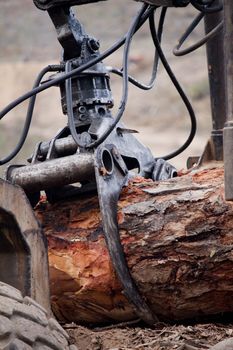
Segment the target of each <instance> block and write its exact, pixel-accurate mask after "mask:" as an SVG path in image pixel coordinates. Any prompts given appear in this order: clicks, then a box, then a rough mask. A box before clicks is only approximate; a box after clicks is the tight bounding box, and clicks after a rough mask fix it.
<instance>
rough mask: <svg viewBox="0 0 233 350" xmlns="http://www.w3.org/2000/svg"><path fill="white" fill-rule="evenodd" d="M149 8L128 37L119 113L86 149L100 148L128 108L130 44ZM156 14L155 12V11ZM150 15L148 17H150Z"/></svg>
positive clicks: (134, 25) (139, 15)
mask: <svg viewBox="0 0 233 350" xmlns="http://www.w3.org/2000/svg"><path fill="white" fill-rule="evenodd" d="M147 8H148V5H146V4H143V5H142V7H141V9H140V11H139V12H138V15H137V16H136V18H135V20H134V21H133V22H132V24H131V26H130V28H129V31H128V33H127V35H126V40H125V46H124V54H123V89H122V98H121V102H120V107H119V109H118V113H117V115H116V117H115V119H114V121H113V123H112V124H111V125H110V126H109V127H108V129H107V130H106V131H105V132H104V133H103V134H102V135H101V136H100V137H99V138H98V140H96V141H94V142H92V143H91V144H89V145H87V146H86V148H88V149H90V148H94V147H97V146H99V145H100V144H101V143H102V142H103V141H104V140H105V139H106V138H107V137H108V136H109V135H110V134H111V132H112V131H113V130H114V128H115V127H116V125H117V124H118V123H119V121H120V119H121V117H122V115H123V113H124V111H125V107H126V103H127V99H128V63H129V62H128V61H129V50H130V44H131V41H132V38H133V35H134V34H135V32H136V28H137V27H138V24H139V23H140V19H141V17H142V15H143V14H144V12H145V10H146V9H147ZM153 12H154V11H153ZM149 16H150V15H148V17H149Z"/></svg>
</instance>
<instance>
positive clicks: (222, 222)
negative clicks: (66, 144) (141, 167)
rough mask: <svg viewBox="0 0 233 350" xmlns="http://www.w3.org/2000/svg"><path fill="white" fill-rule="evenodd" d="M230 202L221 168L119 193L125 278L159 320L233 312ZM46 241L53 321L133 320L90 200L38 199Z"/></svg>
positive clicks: (95, 204)
mask: <svg viewBox="0 0 233 350" xmlns="http://www.w3.org/2000/svg"><path fill="white" fill-rule="evenodd" d="M232 209H233V204H232V203H231V202H226V201H225V200H224V188H223V168H222V167H220V166H219V167H218V166H216V167H215V168H212V169H202V170H196V171H193V172H191V173H188V174H184V175H182V176H179V177H178V178H175V179H172V180H169V181H163V182H160V183H156V182H152V181H150V180H145V179H141V178H137V179H135V180H134V181H133V182H131V183H130V184H129V186H128V187H127V188H125V189H124V190H123V191H122V195H121V198H120V201H119V210H118V222H119V226H120V234H121V240H122V244H123V247H124V251H125V254H126V258H127V261H128V266H129V268H130V271H131V273H132V276H133V278H134V280H135V282H136V284H137V286H138V288H139V290H140V293H141V295H142V296H143V297H144V298H145V299H146V300H147V302H148V304H149V305H150V307H151V309H152V310H153V312H154V313H155V314H156V315H157V316H158V317H159V318H160V319H161V320H173V321H177V320H184V319H188V318H194V317H202V316H205V315H213V314H219V313H222V312H231V311H233V302H232V300H233V210H232ZM36 215H37V217H38V218H39V220H40V222H41V223H42V225H43V228H44V232H45V233H46V235H47V238H48V245H49V263H50V280H51V297H52V305H53V310H54V313H55V314H56V316H57V317H58V318H59V319H60V320H65V321H74V322H91V323H103V322H104V323H107V322H112V321H126V320H130V319H133V318H135V314H134V311H133V309H132V307H131V305H130V303H129V302H128V301H127V300H126V298H125V297H124V296H123V295H122V293H121V285H120V283H119V282H118V280H117V277H116V275H115V273H114V270H113V268H112V265H111V262H110V259H109V255H108V251H107V249H106V246H105V241H104V238H103V234H102V226H101V218H100V212H99V208H98V200H97V197H96V196H95V195H93V196H90V195H89V196H85V197H84V196H83V197H79V198H77V199H73V200H64V201H62V202H59V203H56V204H53V205H51V204H48V203H47V202H45V201H44V202H43V201H42V202H41V203H40V205H39V206H38V207H37V209H36Z"/></svg>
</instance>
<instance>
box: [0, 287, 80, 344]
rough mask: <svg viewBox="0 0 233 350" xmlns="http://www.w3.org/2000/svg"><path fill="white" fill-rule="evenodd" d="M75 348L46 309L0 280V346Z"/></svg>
mask: <svg viewBox="0 0 233 350" xmlns="http://www.w3.org/2000/svg"><path fill="white" fill-rule="evenodd" d="M31 349H33V350H77V348H76V346H74V345H69V336H68V334H67V333H66V331H65V330H64V329H63V328H62V327H61V326H60V325H59V323H58V322H57V321H56V320H55V319H54V318H48V316H47V311H46V310H45V309H44V308H43V307H42V306H40V305H39V304H38V303H37V302H35V301H34V300H33V299H31V298H29V297H23V296H22V294H21V292H20V291H19V290H18V289H15V288H14V287H12V286H9V285H8V284H5V283H3V282H0V350H31Z"/></svg>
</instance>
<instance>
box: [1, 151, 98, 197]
mask: <svg viewBox="0 0 233 350" xmlns="http://www.w3.org/2000/svg"><path fill="white" fill-rule="evenodd" d="M93 177H94V163H93V155H92V154H90V153H85V154H75V155H72V156H68V157H63V158H57V159H52V160H48V161H45V162H42V163H36V164H32V165H27V166H22V167H14V166H12V167H9V168H8V173H7V180H9V181H10V182H12V183H14V184H17V185H19V186H21V187H22V188H23V189H24V190H25V191H26V192H27V193H33V192H37V191H40V190H46V189H49V188H54V187H62V186H64V185H68V184H72V183H75V182H81V181H87V180H90V179H92V178H93Z"/></svg>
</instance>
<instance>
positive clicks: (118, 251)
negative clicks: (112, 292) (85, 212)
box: [95, 146, 158, 324]
mask: <svg viewBox="0 0 233 350" xmlns="http://www.w3.org/2000/svg"><path fill="white" fill-rule="evenodd" d="M106 147H107V148H103V149H102V148H100V147H99V148H98V150H97V151H96V157H95V175H96V183H97V190H98V198H99V204H100V210H101V216H102V222H103V229H104V237H105V242H106V245H107V247H108V251H109V255H110V257H111V261H112V264H113V266H114V268H115V270H116V273H117V276H118V278H119V280H120V282H121V284H122V287H123V293H124V295H125V296H126V297H127V298H128V300H129V301H130V302H131V303H132V304H133V305H134V307H135V313H136V314H137V315H138V316H139V317H140V318H141V319H142V320H144V321H145V322H146V323H148V324H154V323H155V322H156V321H158V319H157V317H156V316H155V315H154V314H153V313H152V312H151V310H150V308H149V306H148V305H147V303H146V302H145V300H144V299H143V298H142V297H141V295H140V293H139V291H138V288H137V286H136V284H135V282H134V280H133V278H132V276H131V274H130V271H129V268H128V265H127V261H126V259H125V255H124V251H123V247H122V245H121V241H120V234H119V228H118V220H117V203H118V199H119V195H120V192H121V190H122V187H123V186H124V185H125V183H126V181H127V179H128V169H127V167H126V166H125V163H124V161H123V159H122V158H121V155H120V154H118V153H117V150H116V149H115V148H114V146H106ZM122 165H123V166H122Z"/></svg>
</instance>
